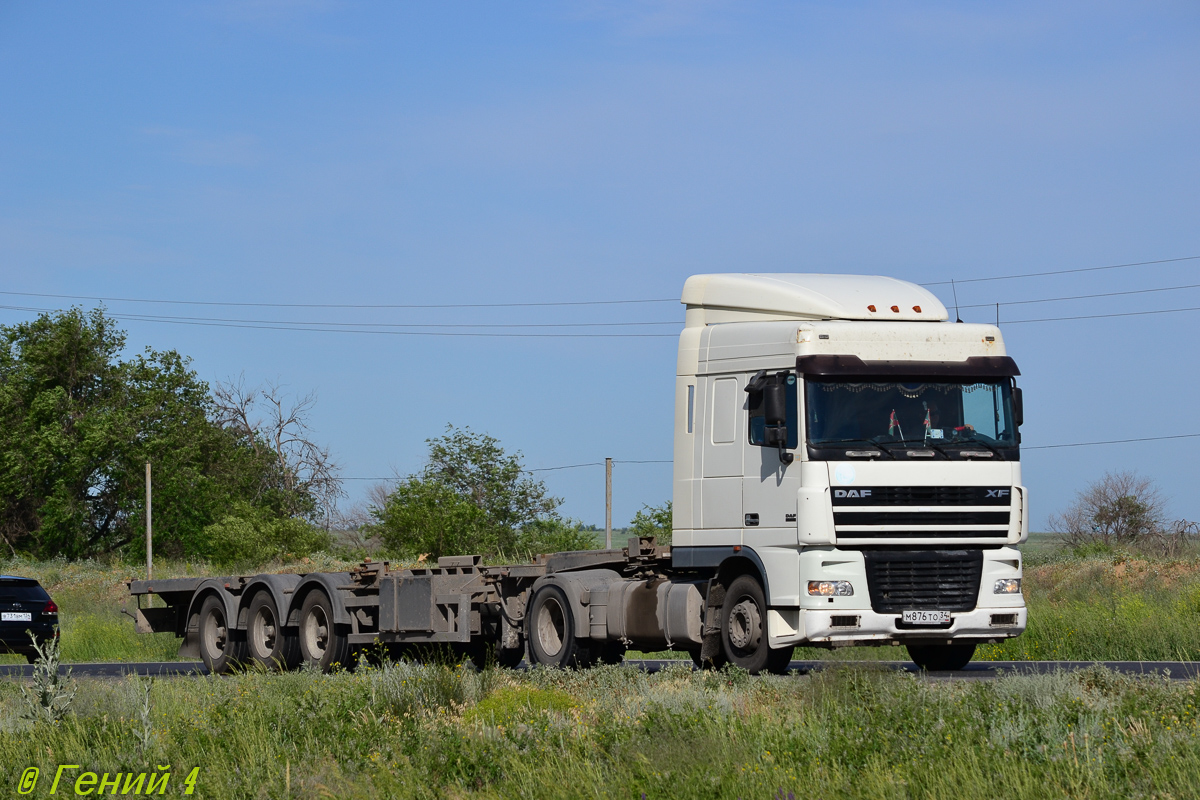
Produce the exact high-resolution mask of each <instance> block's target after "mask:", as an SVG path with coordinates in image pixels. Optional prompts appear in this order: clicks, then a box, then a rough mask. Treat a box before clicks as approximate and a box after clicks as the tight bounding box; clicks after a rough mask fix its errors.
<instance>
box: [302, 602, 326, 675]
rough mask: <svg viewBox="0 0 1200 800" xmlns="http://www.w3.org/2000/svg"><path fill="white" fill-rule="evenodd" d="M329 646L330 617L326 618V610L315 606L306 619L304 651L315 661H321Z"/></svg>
mask: <svg viewBox="0 0 1200 800" xmlns="http://www.w3.org/2000/svg"><path fill="white" fill-rule="evenodd" d="M328 646H329V617H327V616H325V609H323V608H321V607H320V606H313V607H312V608H310V609H309V610H308V616H307V617H305V619H304V649H305V650H306V651H307V652H308V655H309V656H311V657H312V658H313V660H315V661H320V660H321V659H322V658H324V657H325V649H326V648H327V647H328Z"/></svg>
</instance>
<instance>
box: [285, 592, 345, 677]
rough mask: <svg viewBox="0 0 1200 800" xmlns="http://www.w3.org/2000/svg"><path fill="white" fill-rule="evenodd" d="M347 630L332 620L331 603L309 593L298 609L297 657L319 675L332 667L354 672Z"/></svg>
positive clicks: (322, 597) (324, 595)
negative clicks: (314, 669)
mask: <svg viewBox="0 0 1200 800" xmlns="http://www.w3.org/2000/svg"><path fill="white" fill-rule="evenodd" d="M346 627H347V626H345V625H338V624H337V623H335V622H334V621H333V603H332V602H330V600H329V597H328V595H326V594H325V592H323V591H321V590H320V589H314V590H313V591H311V592H309V593H308V596H307V597H305V598H304V604H303V605H302V606H300V637H299V638H300V658H301V659H302V660H303V661H304V663H306V664H311V665H313V666H315V667H319V668H320V670H321V671H322V672H329V671H330V670H332V669H333V668H334V666H335V665H341V667H342V668H343V669H347V670H349V669H353V668H354V664H353V662H351V660H350V641H349V638H348V637H347V635H346V634H347V630H346Z"/></svg>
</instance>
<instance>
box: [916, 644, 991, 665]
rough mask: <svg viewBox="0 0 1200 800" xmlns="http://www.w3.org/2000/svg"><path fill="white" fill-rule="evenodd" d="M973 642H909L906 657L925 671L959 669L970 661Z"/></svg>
mask: <svg viewBox="0 0 1200 800" xmlns="http://www.w3.org/2000/svg"><path fill="white" fill-rule="evenodd" d="M974 655H975V643H974V642H968V643H967V644H919V645H918V644H910V645H908V657H909V658H911V659H912V660H913V663H914V664H916V665H917V666H918V667H920V668H921V669H922V670H924V671H926V672H946V671H950V670H959V669H962V668H963V667H965V666H966V665H967V664H969V663H971V659H972V658H973V657H974Z"/></svg>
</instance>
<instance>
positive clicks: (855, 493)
mask: <svg viewBox="0 0 1200 800" xmlns="http://www.w3.org/2000/svg"><path fill="white" fill-rule="evenodd" d="M833 496H834V497H870V496H871V490H870V489H834V490H833Z"/></svg>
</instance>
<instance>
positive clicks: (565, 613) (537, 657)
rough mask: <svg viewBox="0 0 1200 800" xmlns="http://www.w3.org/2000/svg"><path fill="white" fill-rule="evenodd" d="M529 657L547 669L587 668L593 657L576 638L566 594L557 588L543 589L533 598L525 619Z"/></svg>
mask: <svg viewBox="0 0 1200 800" xmlns="http://www.w3.org/2000/svg"><path fill="white" fill-rule="evenodd" d="M525 636H526V639H528V641H529V658H530V660H531V661H532V662H533V663H535V664H541V665H543V666H547V667H564V668H565V667H579V668H583V667H587V666H590V665H591V662H592V657H591V656H592V654H591V650H590V649H589V648H588V645H587V643H586V642H580V641H579V640H578V639H576V638H575V618H574V616H573V615H572V613H571V603H570V601H569V600H567V595H566V593H565V592H563V590H562V589H560V588H558V587H557V586H543V587H542V588H541V589H539V590H538V592H537V594H535V595H534V596H533V600H532V601H531V602H530V604H529V613H528V614H527V615H526V617H525Z"/></svg>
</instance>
